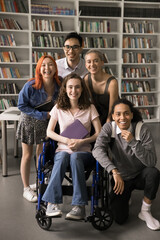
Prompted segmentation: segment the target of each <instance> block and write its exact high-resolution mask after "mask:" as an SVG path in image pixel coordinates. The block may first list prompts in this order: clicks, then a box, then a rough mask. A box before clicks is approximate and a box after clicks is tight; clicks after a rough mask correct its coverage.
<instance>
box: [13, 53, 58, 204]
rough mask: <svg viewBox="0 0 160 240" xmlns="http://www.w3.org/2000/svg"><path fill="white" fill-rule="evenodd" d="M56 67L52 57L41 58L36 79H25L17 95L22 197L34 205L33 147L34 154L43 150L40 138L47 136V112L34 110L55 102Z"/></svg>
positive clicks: (56, 90)
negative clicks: (32, 178) (25, 81)
mask: <svg viewBox="0 0 160 240" xmlns="http://www.w3.org/2000/svg"><path fill="white" fill-rule="evenodd" d="M60 84H61V82H60V80H59V78H58V71H57V65H56V62H55V60H54V59H53V58H52V57H51V56H42V57H41V58H40V59H39V61H38V63H37V66H36V72H35V78H33V79H30V80H28V82H27V83H26V84H25V85H24V87H23V88H22V90H21V91H20V93H19V99H18V108H19V109H20V110H21V119H20V122H19V125H18V129H17V138H18V139H21V142H22V159H21V166H20V170H21V178H22V182H23V185H24V192H23V197H24V198H25V199H27V200H28V201H30V202H36V201H37V196H36V194H35V192H34V191H33V189H32V187H31V186H30V185H29V176H30V163H31V159H32V154H33V145H34V143H36V155H37V157H38V156H39V154H40V152H41V151H42V143H41V139H43V138H44V137H45V136H46V129H47V126H48V120H49V113H48V112H46V111H41V112H40V111H38V110H37V109H35V107H36V106H37V105H39V104H42V103H45V102H47V101H49V100H52V101H53V102H54V101H55V100H56V98H57V96H58V92H59V88H60Z"/></svg>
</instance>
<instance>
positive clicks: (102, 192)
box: [36, 139, 113, 231]
mask: <svg viewBox="0 0 160 240" xmlns="http://www.w3.org/2000/svg"><path fill="white" fill-rule="evenodd" d="M55 149H56V143H55V142H54V141H53V140H51V139H47V140H45V141H44V142H43V151H42V153H41V154H40V155H39V159H38V169H37V196H38V204H37V206H36V220H37V223H38V225H39V226H40V227H41V228H42V229H44V230H49V228H50V227H51V224H52V220H53V218H57V217H49V216H46V208H47V203H45V202H44V201H43V200H42V196H43V194H44V192H45V190H46V188H47V185H48V182H49V178H50V175H51V172H52V168H53V164H54V153H55ZM95 165H96V166H95V168H94V169H93V170H92V171H91V170H90V171H86V172H85V174H86V180H87V179H88V178H89V176H90V174H91V172H92V184H91V186H87V192H88V200H91V210H90V215H89V216H88V217H86V219H85V221H86V222H90V223H91V224H92V226H93V227H94V228H95V229H97V230H99V231H104V230H106V229H108V228H109V227H110V226H111V225H112V222H113V215H112V212H111V210H110V203H109V174H108V173H107V172H106V171H104V170H103V168H102V167H101V166H100V165H99V163H98V162H97V161H96V164H95ZM65 179H66V180H67V181H68V182H69V183H70V184H69V185H63V184H62V191H63V196H65V195H68V196H72V193H73V187H72V184H71V183H72V179H71V177H70V176H67V175H65Z"/></svg>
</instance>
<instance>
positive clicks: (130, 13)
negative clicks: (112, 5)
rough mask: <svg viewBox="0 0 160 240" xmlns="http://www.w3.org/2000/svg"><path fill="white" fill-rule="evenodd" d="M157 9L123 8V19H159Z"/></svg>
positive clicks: (159, 10) (159, 13)
mask: <svg viewBox="0 0 160 240" xmlns="http://www.w3.org/2000/svg"><path fill="white" fill-rule="evenodd" d="M159 16H160V9H159V8H145V7H143V8H131V7H125V8H124V17H135V18H136V17H140V18H143V17H144V18H159Z"/></svg>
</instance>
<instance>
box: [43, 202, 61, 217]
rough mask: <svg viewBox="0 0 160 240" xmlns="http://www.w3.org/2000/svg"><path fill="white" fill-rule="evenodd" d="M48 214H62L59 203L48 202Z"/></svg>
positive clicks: (52, 215) (53, 215)
mask: <svg viewBox="0 0 160 240" xmlns="http://www.w3.org/2000/svg"><path fill="white" fill-rule="evenodd" d="M46 216H50V217H55V216H57V217H58V216H59V217H61V216H62V212H61V210H60V209H59V206H58V204H48V205H47V210H46Z"/></svg>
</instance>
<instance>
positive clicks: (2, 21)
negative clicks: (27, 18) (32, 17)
mask: <svg viewBox="0 0 160 240" xmlns="http://www.w3.org/2000/svg"><path fill="white" fill-rule="evenodd" d="M0 29H16V30H22V29H23V28H22V27H21V25H20V24H19V23H18V21H16V20H15V19H14V18H0Z"/></svg>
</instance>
